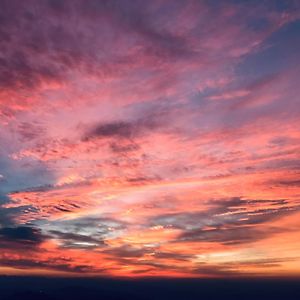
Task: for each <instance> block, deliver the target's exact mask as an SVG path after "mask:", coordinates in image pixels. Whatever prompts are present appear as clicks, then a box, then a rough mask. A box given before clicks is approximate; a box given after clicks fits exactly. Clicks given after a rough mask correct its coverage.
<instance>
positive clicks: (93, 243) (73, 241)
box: [49, 230, 105, 249]
mask: <svg viewBox="0 0 300 300" xmlns="http://www.w3.org/2000/svg"><path fill="white" fill-rule="evenodd" d="M49 234H51V235H52V236H53V237H54V238H55V239H57V240H60V241H61V243H62V247H64V248H75V249H93V248H98V247H103V246H105V242H104V240H101V239H99V238H96V236H97V235H95V237H92V236H89V235H84V234H76V233H73V232H62V231H59V230H51V231H49Z"/></svg>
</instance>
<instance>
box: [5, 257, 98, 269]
mask: <svg viewBox="0 0 300 300" xmlns="http://www.w3.org/2000/svg"><path fill="white" fill-rule="evenodd" d="M0 265H1V266H7V267H13V268H18V269H32V268H38V269H47V270H56V271H64V272H79V273H85V272H92V271H93V268H91V267H89V266H86V265H77V266H74V264H72V261H70V260H68V259H63V258H60V259H57V260H34V259H9V258H1V259H0Z"/></svg>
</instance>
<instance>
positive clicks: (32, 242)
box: [0, 226, 47, 250]
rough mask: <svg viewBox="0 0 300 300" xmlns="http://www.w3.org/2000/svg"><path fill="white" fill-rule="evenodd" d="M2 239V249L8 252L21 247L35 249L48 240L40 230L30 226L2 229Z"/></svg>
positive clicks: (0, 245)
mask: <svg viewBox="0 0 300 300" xmlns="http://www.w3.org/2000/svg"><path fill="white" fill-rule="evenodd" d="M0 237H1V242H0V247H1V248H2V249H3V248H4V249H8V250H9V249H13V250H16V249H18V247H20V246H22V247H24V248H35V247H37V246H39V245H40V244H41V243H42V242H43V241H45V240H46V239H47V236H46V235H44V234H43V233H42V232H41V230H40V229H39V228H35V227H30V226H14V227H1V228H0Z"/></svg>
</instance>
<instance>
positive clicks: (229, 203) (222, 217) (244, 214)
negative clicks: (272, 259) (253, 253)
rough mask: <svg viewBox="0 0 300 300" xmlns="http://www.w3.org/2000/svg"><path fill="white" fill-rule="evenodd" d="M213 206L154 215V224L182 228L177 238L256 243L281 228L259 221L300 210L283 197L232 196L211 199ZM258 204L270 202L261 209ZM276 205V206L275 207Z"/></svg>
mask: <svg viewBox="0 0 300 300" xmlns="http://www.w3.org/2000/svg"><path fill="white" fill-rule="evenodd" d="M211 203H212V207H211V208H208V209H207V210H204V211H199V212H191V213H188V212H187V213H175V214H167V215H160V216H156V217H154V218H152V219H151V220H150V224H151V225H152V226H164V227H166V228H177V229H180V230H182V233H181V234H180V235H179V236H178V239H177V241H181V242H186V241H198V242H218V243H223V244H227V245H235V244H240V243H253V242H255V241H258V240H261V239H264V238H266V237H269V236H270V235H272V234H275V233H279V232H282V230H283V229H281V228H275V227H274V228H272V226H270V227H267V228H261V227H260V225H262V224H264V223H267V222H269V221H271V220H274V219H277V218H280V217H283V216H286V215H289V214H291V213H293V212H295V211H298V210H299V208H300V207H299V205H295V206H290V205H288V204H287V203H286V202H284V200H263V199H262V200H256V199H254V200H251V199H250V200H247V199H241V198H238V197H236V198H232V199H228V200H218V201H212V202H211ZM257 204H269V205H271V207H270V208H263V209H259V208H257V207H256V205H257ZM274 205H275V206H277V207H275V208H274Z"/></svg>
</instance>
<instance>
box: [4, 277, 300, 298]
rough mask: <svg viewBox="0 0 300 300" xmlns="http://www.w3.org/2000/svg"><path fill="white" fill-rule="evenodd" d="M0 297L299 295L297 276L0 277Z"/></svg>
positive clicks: (258, 296) (225, 296) (292, 296)
mask: <svg viewBox="0 0 300 300" xmlns="http://www.w3.org/2000/svg"><path fill="white" fill-rule="evenodd" d="M0 299H1V300H27V299H28V300H29V299H30V300H37V299H41V300H62V299H68V300H69V299H70V300H77V299H83V300H90V299H91V300H121V299H130V300H168V299H172V300H177V299H178V300H179V299H180V300H194V299H195V300H196V299H197V300H198V299H205V300H211V299H239V300H241V299H255V300H256V299H264V300H266V299H272V300H274V299H275V300H276V299H283V300H289V299H292V300H294V299H295V300H296V299H297V300H299V299H300V280H299V279H143V280H115V279H99V278H97V279H96V278H95V279H91V278H40V277H15V276H2V277H0Z"/></svg>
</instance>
